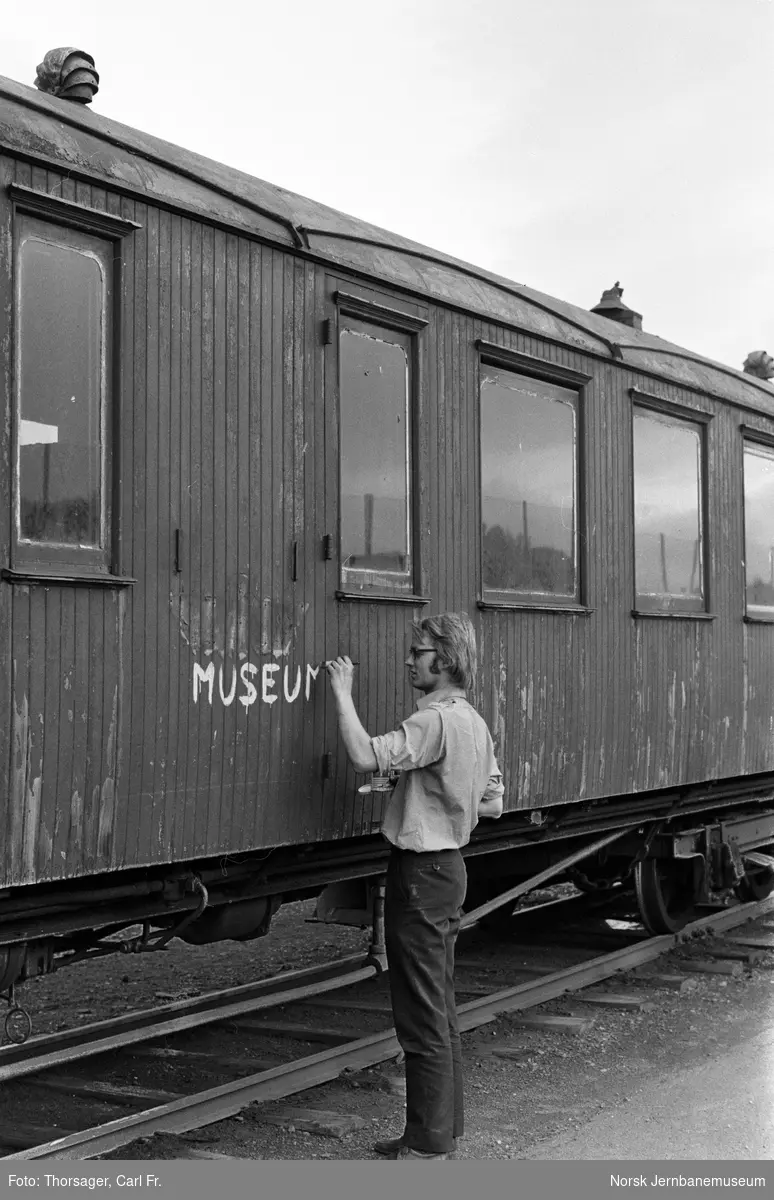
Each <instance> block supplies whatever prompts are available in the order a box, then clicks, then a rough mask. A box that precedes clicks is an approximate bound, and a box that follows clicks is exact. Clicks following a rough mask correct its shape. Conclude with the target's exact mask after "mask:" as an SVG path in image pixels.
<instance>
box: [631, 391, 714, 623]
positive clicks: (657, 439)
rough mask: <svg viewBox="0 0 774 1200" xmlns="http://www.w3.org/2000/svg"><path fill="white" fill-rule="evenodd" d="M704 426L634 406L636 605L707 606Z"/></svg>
mask: <svg viewBox="0 0 774 1200" xmlns="http://www.w3.org/2000/svg"><path fill="white" fill-rule="evenodd" d="M702 476H703V427H702V426H701V425H699V424H698V423H696V422H693V421H683V420H680V419H679V418H676V417H672V416H670V415H667V414H664V413H660V412H656V411H655V410H646V409H644V408H635V410H634V573H635V588H636V596H637V598H636V606H637V608H640V609H650V610H666V611H677V612H679V611H689V612H691V611H696V612H701V611H704V610H705V609H706V591H705V586H704V545H703V541H704V521H703V514H702V488H703V480H702Z"/></svg>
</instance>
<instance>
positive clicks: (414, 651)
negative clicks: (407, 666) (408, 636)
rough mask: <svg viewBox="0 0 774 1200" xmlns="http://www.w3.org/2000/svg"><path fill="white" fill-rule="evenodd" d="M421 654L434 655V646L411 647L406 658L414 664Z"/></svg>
mask: <svg viewBox="0 0 774 1200" xmlns="http://www.w3.org/2000/svg"><path fill="white" fill-rule="evenodd" d="M421 654H435V646H412V647H411V649H410V650H409V652H408V657H409V658H413V659H414V661H415V662H416V660H417V659H418V658H419V656H420V655H421Z"/></svg>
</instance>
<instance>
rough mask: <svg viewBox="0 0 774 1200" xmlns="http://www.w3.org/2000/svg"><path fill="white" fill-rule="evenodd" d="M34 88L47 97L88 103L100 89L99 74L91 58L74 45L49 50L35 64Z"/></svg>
mask: <svg viewBox="0 0 774 1200" xmlns="http://www.w3.org/2000/svg"><path fill="white" fill-rule="evenodd" d="M35 87H36V88H37V89H38V90H39V91H41V92H48V94H49V95H50V96H60V97H61V98H62V99H63V100H74V101H75V103H76V104H91V102H92V100H93V99H94V96H95V95H96V94H97V92H98V91H99V75H98V74H97V72H96V70H95V69H94V59H93V58H92V57H91V55H90V54H86V52H85V51H83V50H76V49H75V47H74V46H60V47H59V49H58V50H49V52H48V54H47V55H46V57H45V58H44V59H43V62H42V63H40V64H39V66H38V76H37V79H36V80H35Z"/></svg>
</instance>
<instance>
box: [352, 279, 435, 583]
mask: <svg viewBox="0 0 774 1200" xmlns="http://www.w3.org/2000/svg"><path fill="white" fill-rule="evenodd" d="M333 299H334V305H335V308H334V311H335V325H334V329H333V330H332V337H331V340H332V341H334V342H335V346H336V377H335V379H336V383H335V386H336V414H337V437H336V454H337V458H336V480H337V484H336V488H337V490H336V503H337V521H336V547H337V563H336V569H337V587H336V592H335V594H336V597H337V599H339V600H364V601H379V600H382V601H385V600H386V601H391V602H393V603H398V604H400V603H403V604H414V605H415V604H428V603H429V602H430V597H429V596H425V595H421V594H420V587H421V584H420V581H422V580H424V570H423V563H422V555H421V542H420V532H421V530H420V520H419V508H420V495H421V493H422V490H423V487H422V473H421V464H420V445H419V427H420V417H421V414H420V409H421V402H422V392H421V361H422V354H423V344H422V340H421V335H422V334H423V333H424V331H425V330H426V328H427V325H428V321H427V319H426V318H424V317H420V316H417V315H415V314H413V313H409V312H404V311H402V310H400V309H394V308H391V307H389V306H387V305H384V304H381V303H379V302H378V301H374V300H370V299H365V298H363V297H361V296H357V295H354V294H352V293H350V292H344V291H341V290H337V291H336V292H335V294H334V297H333ZM348 320H350V321H354V322H357V323H359V324H364V325H367V326H370V327H371V328H372V329H373V330H374V332H375V333H377V334H378V333H379V332H380V331H381V332H383V333H385V334H389V333H397V334H399V335H400V336H401V337H402V338H404V339H406V342H407V349H408V355H407V359H408V367H409V371H408V374H409V379H408V392H407V405H408V420H407V423H406V441H407V446H408V463H407V473H406V482H407V488H408V497H407V500H408V513H407V516H408V520H407V528H408V533H409V539H410V559H411V569H410V572H409V576H408V581H409V585H408V587H407V588H404V587H397V586H396V587H391V586H390V582H389V578H386V576H388V575H389V573H388V572H385V573H384V574H380V573H379V572H367V571H366V570H365V568H364V569H363V574H364V575H366V574H371V575H374V576H376V579H375V580H374V583H373V584H371V585H365V586H363V587H362V588H358V587H357V586H355V581H354V580H353V579H347V580H345V579H344V577H343V573H344V568H343V562H342V545H341V536H342V528H341V525H342V512H341V484H342V479H341V413H342V404H341V334H342V331H343V329H345V328H346V322H347V321H348ZM355 569H356V568H355Z"/></svg>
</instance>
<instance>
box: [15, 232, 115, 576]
mask: <svg viewBox="0 0 774 1200" xmlns="http://www.w3.org/2000/svg"><path fill="white" fill-rule="evenodd" d="M111 263H112V247H110V245H109V244H108V243H105V242H103V241H102V240H101V239H99V238H95V237H91V236H89V235H87V234H84V233H80V232H78V231H75V230H72V231H71V230H69V229H66V228H64V227H61V228H60V227H58V226H55V225H49V224H48V223H46V222H43V221H38V220H35V219H32V218H23V219H22V225H21V233H20V238H19V243H18V257H17V380H18V384H17V386H18V401H17V403H18V408H17V438H16V442H17V459H16V467H17V473H16V525H17V528H16V535H17V545H18V546H19V547H20V548H22V549H26V551H27V557H30V556H33V557H40V558H46V559H49V560H50V558H52V557H53V558H57V557H58V558H59V559H60V560H62V561H65V560H66V561H69V562H77V561H79V560H80V561H82V560H83V557H84V553H85V555H86V557H87V558H89V559H90V560H91V561H94V559H95V556H96V557H97V558H100V557H101V558H104V557H105V554H106V550H107V517H108V514H107V512H106V504H107V496H106V492H107V489H106V480H105V473H106V465H107V463H106V412H107V399H108V397H107V391H108V387H109V371H108V361H109V349H110V348H109V345H108V339H109V334H110V321H111V313H110V306H111V270H110V267H111ZM104 565H107V563H106V562H105V564H104Z"/></svg>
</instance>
